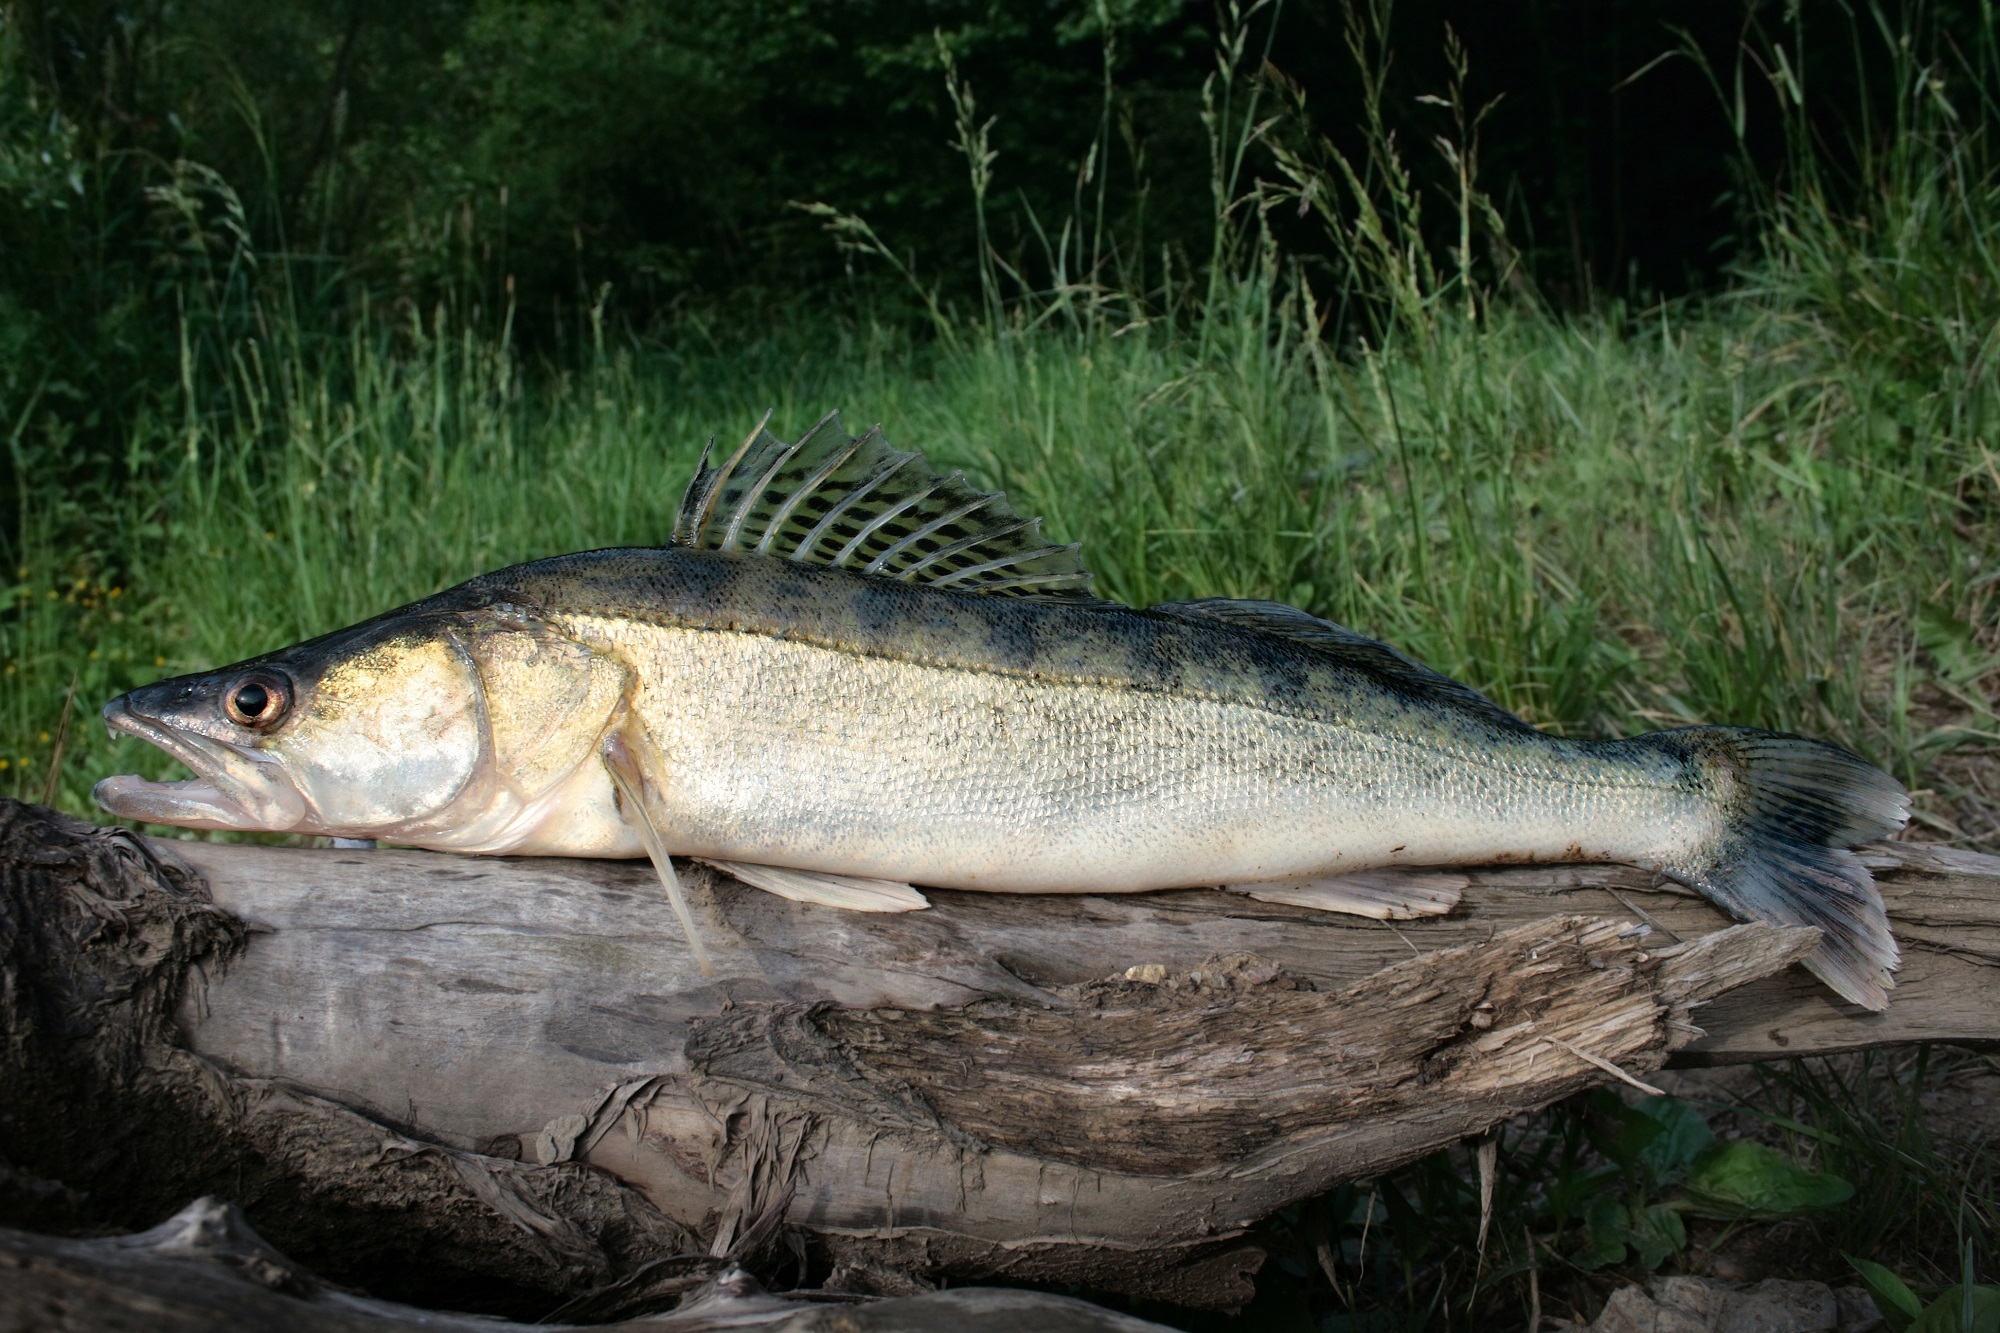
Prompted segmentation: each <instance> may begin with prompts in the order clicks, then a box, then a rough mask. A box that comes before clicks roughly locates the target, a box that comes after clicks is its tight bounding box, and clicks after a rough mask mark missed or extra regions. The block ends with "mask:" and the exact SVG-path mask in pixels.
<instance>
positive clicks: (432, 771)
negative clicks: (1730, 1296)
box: [95, 413, 1909, 1010]
mask: <svg viewBox="0 0 2000 1333" xmlns="http://www.w3.org/2000/svg"><path fill="white" fill-rule="evenodd" d="M103 718H104V721H105V723H106V725H107V726H108V727H109V728H110V730H111V731H112V732H113V733H114V734H123V735H129V736H133V737H137V738H138V739H140V740H143V741H147V742H150V743H151V744H153V745H155V746H157V747H158V748H160V749H161V750H164V751H165V752H166V753H167V754H169V755H171V756H173V757H174V758H175V759H178V760H179V761H181V763H183V764H184V765H186V767H187V768H188V769H189V770H190V771H191V772H192V773H193V775H194V776H193V777H191V778H188V779H184V780H180V781H172V782H151V781H146V780H143V779H141V778H139V777H136V776H131V775H121V776H114V777H108V778H105V779H104V780H103V781H101V782H100V783H98V784H97V787H96V789H95V795H96V799H97V801H98V802H99V804H101V805H102V806H103V807H104V808H105V809H106V810H108V811H110V812H111V813H112V814H114V815H118V816H121V817H123V818H126V819H131V820H137V821H143V822H150V823H156V824H169V825H179V826H182V827H186V828H195V829H232V830H255V831H259V832H266V833H291V834H307V835H323V836H326V837H331V838H341V839H358V840H367V839H372V840H378V841H386V842H392V843H396V844H401V845H406V846H412V847H419V848H429V849H433V850H436V851H441V852H459V853H470V854H493V855H497V854H506V855H517V856H520V855H526V856H574V857H622V858H639V857H646V858H649V859H650V860H651V861H652V863H653V865H654V867H655V869H656V871H657V873H658V875H659V878H660V880H661V883H662V885H663V887H664V888H665V891H666V893H667V895H668V897H669V898H670V899H671V900H672V902H673V904H674V906H675V909H676V911H678V912H679V913H680V917H681V920H682V922H683V925H684V927H685V928H686V929H687V931H688V934H689V938H690V940H692V941H693V942H694V948H695V950H696V952H697V957H698V959H699V961H700V963H701V965H702V966H703V967H704V968H705V969H706V968H708V967H709V966H710V962H709V959H708V956H707V953H706V950H705V949H703V948H702V946H701V942H700V939H699V937H698V935H697V933H696V932H695V929H694V925H693V919H692V917H691V916H690V914H689V908H688V904H687V900H686V896H685V893H684V892H683V890H682V888H681V886H680V884H679V882H678V878H677V875H676V871H675V869H674V865H673V858H674V857H683V858H694V859H698V860H702V861H705V862H707V863H709V864H712V865H715V866H718V867H720V868H722V869H724V870H726V871H728V872H729V873H731V874H733V875H735V876H736V877H737V878H739V879H741V880H743V881H744V882H746V883H749V884H751V885H753V886H755V887H757V888H760V889H763V890H765V891H768V892H771V893H775V894H778V895H781V896H784V897H788V898H792V899H795V900H798V901H802V902H809V903H819V904H823V905H828V906H833V907H838V908H843V909H848V910H856V911H887V912H894V911H909V910H918V909H921V908H923V907H925V906H926V905H927V903H928V899H927V898H926V897H925V896H924V894H923V892H922V888H920V887H919V886H923V887H929V888H945V889H959V890H975V891H987V892H997V893H1137V892H1144V891H1149V890H1158V889H1178V888H1192V887H1219V888H1225V889H1229V890H1232V891H1235V892H1240V893H1246V894H1249V895H1251V896H1253V897H1256V898H1260V899H1263V900H1266V901H1272V902H1282V903H1293V904H1299V905H1304V906H1308V907H1315V908H1322V909H1327V910H1335V911H1347V912H1354V913H1359V914H1362V915H1366V916H1373V917H1376V918H1379V919H1408V918H1411V917H1417V916H1424V915H1432V914H1437V913H1441V912H1447V911H1449V910H1451V908H1452V907H1453V906H1454V905H1455V904H1456V902H1457V901H1458V891H1459V889H1460V888H1462V887H1463V886H1464V884H1465V883H1466V880H1465V877H1464V875H1463V870H1462V868H1463V867H1467V866H1477V865H1487V864H1493V863H1501V862H1513V863H1524V862H1539V863H1562V862H1590V861H1614V862H1624V863H1630V864H1633V865H1636V866H1640V867H1643V868H1647V869H1651V870H1653V871H1654V872H1656V873H1657V874H1659V875H1661V876H1663V877H1665V878H1666V879H1669V880H1673V881H1676V882H1678V883H1680V884H1683V885H1686V886H1688V887H1690V888H1692V889H1694V890H1696V891H1698V892H1699V893H1701V894H1703V895H1704V896H1706V897H1707V898H1708V899H1709V900H1710V901H1712V902H1713V903H1715V904H1716V905H1717V906H1718V907H1720V908H1721V909H1722V910H1723V911H1724V912H1726V913H1728V914H1729V915H1731V916H1733V917H1735V918H1737V919H1739V920H1744V921H1767V922H1775V923H1781V924H1785V925H1802V926H1812V927H1815V928H1817V929H1818V930H1819V931H1820V932H1821V937H1820V940H1819V943H1818V945H1817V947H1816V949H1815V950H1814V952H1813V953H1812V954H1811V955H1810V956H1809V957H1808V958H1807V960H1806V962H1805V966H1806V967H1807V968H1809V969H1810V970H1811V971H1812V972H1813V973H1814V974H1815V975H1816V976H1818V977H1819V978H1820V979H1821V980H1822V981H1824V982H1825V983H1826V984H1827V985H1828V986H1829V987H1831V988H1832V989H1833V991H1834V992H1836V993H1837V994H1838V995H1840V996H1841V997H1842V998H1843V999H1845V1000H1847V1001H1849V1002H1851V1003H1853V1004H1856V1005H1859V1006H1860V1007H1862V1008H1863V1009H1868V1010H1880V1009H1883V1008H1885V1007H1886V1005H1887V1003H1888V997H1889V991H1890V989H1891V988H1892V987H1893V986H1894V984H1895V980H1894V976H1893V973H1894V971H1895V969H1896V967H1897V965H1898V962H1899V955H1898V951H1897V946H1896V942H1895V939H1894V937H1893V936H1892V935H1891V933H1890V930H1889V926H1888V922H1887V919H1886V916H1885V913H1884V910H1883V906H1882V899H1881V896H1880V893H1879V892H1878V890H1877V888H1876V886H1875V884H1874V881H1873V879H1872V877H1871V875H1870V873H1869V871H1868V868H1867V866H1866V865H1865V864H1864V863H1863V862H1862V861H1861V860H1860V858H1858V857H1857V856H1856V855H1855V853H1854V850H1853V849H1854V848H1855V847H1857V846H1859V845H1861V844H1863V843H1866V842H1869V841H1872V840H1876V839H1880V838H1884V837H1887V836H1890V835H1891V834H1893V833H1894V832H1896V831H1897V830H1898V829H1900V828H1901V827H1902V826H1903V825H1904V823H1905V822H1906V820H1907V819H1908V816H1909V796H1908V793H1907V792H1906V791H1905V790H1904V788H1903V787H1902V785H1901V784H1900V783H1898V782H1897V781H1896V780H1895V779H1894V778H1893V777H1891V776H1890V775H1889V774H1887V773H1885V772H1883V771H1882V770H1881V769H1879V768H1877V767H1875V766H1874V765H1872V764H1870V763H1868V762H1867V761H1866V760H1864V759H1862V758H1860V757H1858V756H1856V755H1854V754H1852V753H1849V752H1848V751H1846V750H1844V749H1841V748H1838V747H1836V746H1833V745H1829V744H1825V743H1823V742H1820V741H1816V740H1811V739H1808V738H1805V737H1801V736H1796V735H1790V734H1785V733H1779V732H1772V731H1763V730H1757V729H1752V728H1744V727H1722V726H1701V727H1688V728H1683V729H1679V730H1672V731H1659V732H1652V733H1649V734H1645V735H1639V736H1632V737H1629V738H1624V739H1608V740H1600V739H1578V738H1571V737H1564V736H1558V735H1554V734H1551V733H1548V732H1545V731H1542V730H1540V729H1538V728H1536V727H1534V726H1532V725H1530V724H1529V723H1528V722H1526V721H1524V720H1522V719H1521V718H1520V717H1518V716H1516V715H1515V714H1513V713H1511V712H1509V711H1507V710H1506V709H1504V708H1502V707H1500V706H1499V705H1497V704H1495V703H1494V702H1492V701H1491V700H1490V699H1488V698H1487V697H1486V696H1484V695H1482V694H1480V693H1478V692H1477V691H1475V690H1473V689H1471V688H1469V687H1467V686H1466V685H1463V684H1461V683H1459V682H1457V681H1455V680H1452V679H1450V678H1449V677H1447V676H1444V675H1442V674H1440V673H1438V672H1435V671H1433V670H1431V669H1430V668H1428V667H1426V666H1424V665H1422V664H1420V663H1419V662H1417V661H1416V660H1414V659H1413V658H1411V657H1409V656H1407V655H1405V654H1403V653H1402V652H1399V651H1398V650H1396V649H1395V648H1392V647H1390V646H1388V645H1386V644H1384V643H1381V642H1378V641H1376V640H1374V639H1371V638H1368V637H1366V636H1364V635H1362V634H1359V633H1356V632H1354V631H1353V630H1349V629H1346V628H1344V627H1342V626H1340V625H1337V624H1334V623H1333V622H1331V621H1327V620H1322V619H1320V618H1318V617H1315V616H1312V615H1309V614H1307V613H1306V612H1304V611H1301V610H1298V609H1296V608H1294V607H1291V606H1287V605H1283V604H1281V603H1278V602H1270V601H1252V600H1235V599H1219V598H1203V599H1199V600H1192V601H1180V602H1169V603H1165V604H1162V605H1158V606H1150V607H1143V608H1141V607H1131V606H1126V605H1123V604H1120V603H1118V602H1115V601H1111V600H1107V599H1105V598H1102V597H1099V596H1098V595H1097V594H1096V593H1095V592H1094V591H1093V589H1092V577H1091V574H1090V571H1089V570H1088V569H1087V568H1086V567H1085V565H1084V563H1083V561H1082V559H1081V556H1080V554H1079V550H1078V547H1077V546H1076V545H1075V544H1068V545H1064V544H1058V543H1054V542H1051V541H1049V540H1048V539H1047V538H1046V537H1044V536H1043V535H1042V533H1041V527H1040V520H1039V519H1036V518H1024V517H1022V516H1021V515H1019V514H1017V513H1016V512H1015V511H1014V509H1013V508H1012V507H1011V506H1010V505H1009V504H1008V502H1007V500H1006V497H1005V496H1004V495H1002V494H998V493H988V492H984V491H981V490H978V489H977V488H975V487H974V486H973V485H972V484H971V483H970V482H968V481H967V480H966V478H965V477H964V475H963V474H962V473H961V472H952V473H949V474H940V473H939V472H938V471H937V470H936V469H934V468H932V467H931V466H930V465H929V463H928V462H927V461H926V460H925V459H924V457H923V456H922V454H920V453H918V452H916V451H910V450H902V449H897V448H894V447H892V446H891V445H890V444H889V443H888V441H887V440H886V438H885V437H884V436H883V434H882V432H881V428H880V427H879V426H876V427H872V428H870V429H868V430H866V431H864V432H863V433H862V434H861V435H859V436H852V435H849V434H848V433H847V432H846V430H845V428H844V427H843V426H842V425H841V421H840V417H839V414H838V413H830V414H829V415H828V416H827V417H825V418H824V419H822V420H821V421H820V422H819V423H818V424H817V425H815V426H813V427H812V428H811V429H810V430H807V431H805V432H804V433H803V434H801V435H800V436H799V438H798V439H797V440H795V441H792V442H790V443H787V442H785V441H783V440H781V439H779V438H778V437H777V436H776V435H774V434H773V433H772V432H771V431H770V429H769V414H766V417H765V420H764V421H762V422H760V423H759V424H758V426H757V427H756V429H754V430H753V431H751V432H750V433H749V435H747V436H746V437H745V438H744V439H743V441H742V443H741V444H740V445H738V446H737V447H736V448H734V449H733V450H729V451H727V452H726V453H725V452H723V451H718V449H717V447H716V442H715V440H713V439H711V440H710V441H709V445H708V448H707V449H706V450H705V451H704V452H703V454H702V457H701V461H700V464H699V465H698V467H697V469H696V472H695V475H694V477H693V479H692V481H691V482H690V483H689V485H688V487H687V489H686V491H685V493H684V495H683V497H682V500H681V504H680V508H679V511H678V514H677V517H676V520H675V523H674V528H673V533H672V537H671V539H670V541H669V542H668V543H667V544H665V545H663V546H658V547H624V548H612V549H603V550H594V551H584V552H578V553H573V554H565V555H557V556H553V557H549V558H545V559H540V560H534V561H530V562H527V563H525V564H519V565H514V566H512V567H510V568H506V569H501V570H497V571H495V572H492V573H488V574H482V575H480V576H478V577H476V578H473V579H471V580H469V581H467V582H465V583H462V584H459V585H458V586H457V587H454V588H450V589H447V590H445V591H443V592H439V593H437V594H435V595H433V596H430V597H426V598H423V599H422V600H420V601H416V602H412V603H410V604H409V605H407V606H403V607H399V608H397V609H395V610H391V611H387V612H385V613H383V614H381V615H378V616H375V617H374V618H372V619H369V620H365V621H363V622H361V623H359V624H357V625H353V626H350V627H347V628H344V629H340V630H337V631H334V632H333V633H330V634H326V635H322V636H320V637H318V638H314V639H310V640H308V641H306V642H304V643H299V644H295V645H293V646H291V647H286V648H281V649H279V650H277V651H275V652H270V653H266V654H264V655H262V656H259V657H253V658H250V659H248V660H247V661H243V662H239V663H236V664H234V665H232V666H227V667H223V668H220V669H218V670H213V671H203V672H197V673H194V674H191V675H183V676H176V677H173V678H170V679H164V680H161V681H158V682H156V683H153V684H149V685H144V686H141V687H139V688H137V689H134V690H132V691H130V692H129V693H126V694H123V695H121V696H119V697H118V698H116V699H113V700H112V701H111V702H110V703H108V704H107V705H106V706H105V708H104V711H103Z"/></svg>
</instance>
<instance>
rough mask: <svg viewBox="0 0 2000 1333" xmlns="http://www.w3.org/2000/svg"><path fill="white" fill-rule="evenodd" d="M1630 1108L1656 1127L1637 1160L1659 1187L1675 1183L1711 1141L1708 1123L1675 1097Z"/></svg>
mask: <svg viewBox="0 0 2000 1333" xmlns="http://www.w3.org/2000/svg"><path fill="white" fill-rule="evenodd" d="M1632 1109H1633V1110H1635V1111H1637V1112H1638V1113H1639V1114H1641V1115H1643V1116H1646V1117H1647V1118H1648V1119H1650V1120H1653V1121H1654V1122H1656V1123H1657V1124H1658V1125H1659V1126H1660V1129H1659V1132H1658V1133H1657V1134H1656V1135H1654V1137H1653V1140H1652V1142H1650V1143H1648V1144H1647V1145H1646V1146H1645V1147H1644V1148H1641V1149H1640V1150H1639V1161H1640V1163H1641V1164H1642V1165H1643V1166H1645V1168H1646V1169H1647V1170H1649V1171H1651V1172H1652V1173H1653V1179H1654V1180H1656V1181H1658V1182H1659V1183H1661V1184H1663V1185H1665V1184H1671V1183H1673V1182H1674V1181H1676V1180H1679V1179H1680V1178H1681V1176H1682V1175H1683V1174H1685V1173H1686V1171H1687V1169H1688V1167H1689V1166H1691V1165H1692V1164H1693V1162H1694V1160H1695V1158H1697V1157H1699V1156H1701V1154H1702V1153H1703V1152H1704V1151H1705V1150H1707V1148H1708V1147H1709V1145H1711V1144H1713V1143H1714V1142H1715V1135H1714V1134H1713V1133H1712V1132H1711V1131H1710V1130H1709V1128H1708V1121H1706V1120H1704V1119H1702V1117H1701V1113H1700V1112H1699V1111H1696V1110H1695V1109H1694V1108H1693V1107H1692V1106H1689V1105H1688V1104H1687V1103H1686V1102H1684V1101H1682V1100H1681V1099H1680V1098H1678V1097H1648V1098H1646V1099H1645V1100H1644V1101H1642V1102H1640V1103H1639V1104H1638V1105H1637V1106H1635V1107H1633V1108H1632Z"/></svg>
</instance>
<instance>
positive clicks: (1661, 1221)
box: [1625, 1203, 1687, 1273]
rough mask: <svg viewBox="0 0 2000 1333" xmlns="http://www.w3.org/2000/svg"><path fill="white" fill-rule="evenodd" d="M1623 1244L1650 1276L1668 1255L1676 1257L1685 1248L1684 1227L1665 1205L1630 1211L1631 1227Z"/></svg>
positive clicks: (1676, 1215)
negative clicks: (1629, 1249) (1628, 1246)
mask: <svg viewBox="0 0 2000 1333" xmlns="http://www.w3.org/2000/svg"><path fill="white" fill-rule="evenodd" d="M1625 1241H1626V1243H1627V1244H1628V1245H1630V1246H1631V1247H1632V1252H1633V1253H1634V1254H1635V1255H1636V1256H1637V1257H1638V1260H1639V1262H1640V1264H1641V1265H1643V1266H1644V1267H1645V1270H1646V1271H1647V1272H1648V1273H1650V1272H1652V1271H1653V1270H1654V1269H1655V1268H1658V1267H1659V1266H1660V1265H1661V1264H1662V1263H1664V1262H1665V1261H1666V1258H1667V1256H1668V1255H1670V1254H1678V1253H1679V1252H1680V1251H1681V1249H1682V1248H1683V1247H1685V1246H1686V1245H1687V1225H1686V1224H1685V1223H1683V1222H1682V1221H1681V1215H1680V1213H1679V1212H1678V1211H1676V1210H1675V1209H1673V1208H1670V1207H1668V1206H1667V1205H1666V1204H1663V1203H1656V1204H1654V1205H1652V1206H1651V1207H1650V1208H1639V1209H1634V1210H1633V1214H1632V1225H1631V1227H1630V1229H1629V1230H1628V1231H1627V1233H1626V1237H1625Z"/></svg>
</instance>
